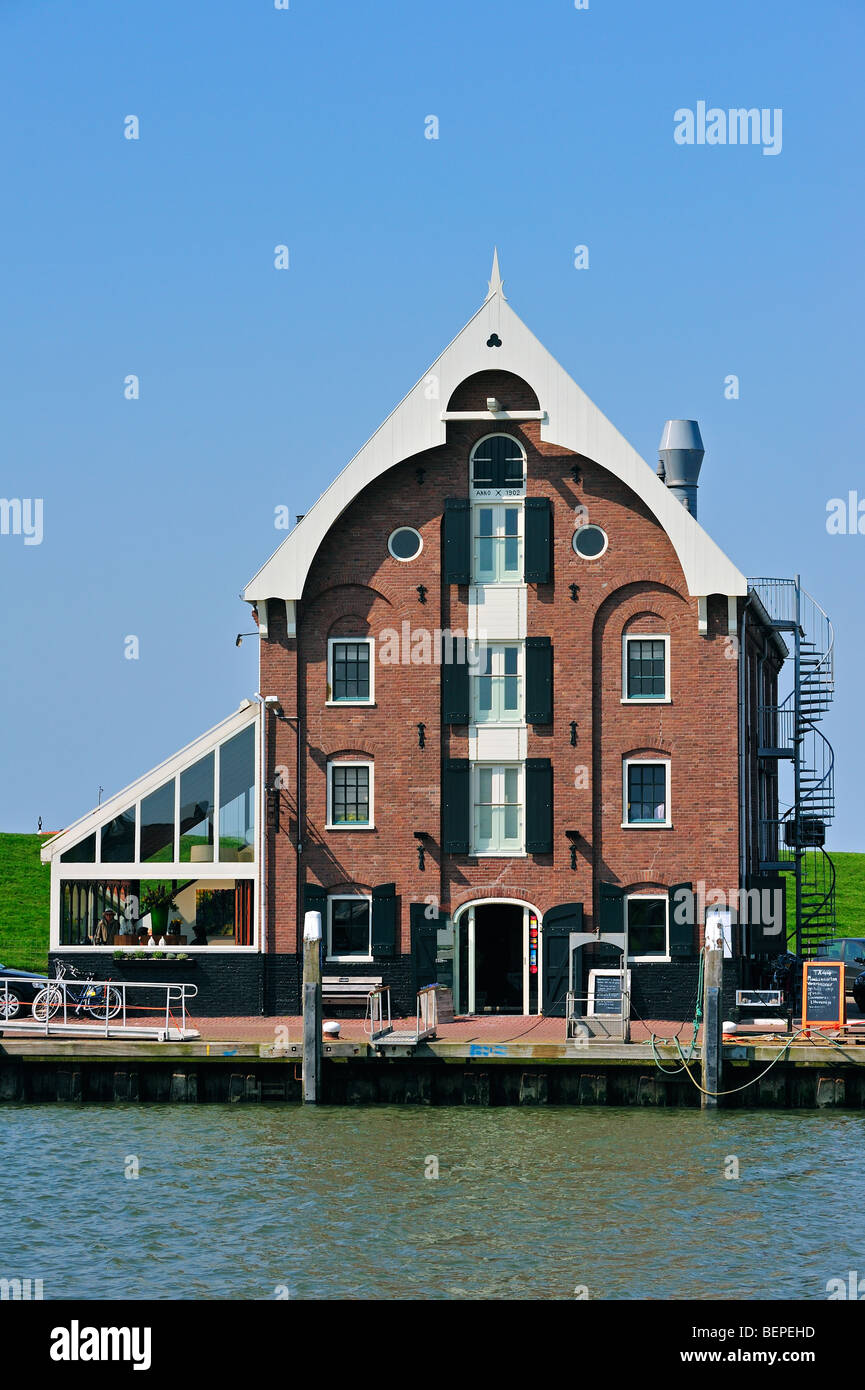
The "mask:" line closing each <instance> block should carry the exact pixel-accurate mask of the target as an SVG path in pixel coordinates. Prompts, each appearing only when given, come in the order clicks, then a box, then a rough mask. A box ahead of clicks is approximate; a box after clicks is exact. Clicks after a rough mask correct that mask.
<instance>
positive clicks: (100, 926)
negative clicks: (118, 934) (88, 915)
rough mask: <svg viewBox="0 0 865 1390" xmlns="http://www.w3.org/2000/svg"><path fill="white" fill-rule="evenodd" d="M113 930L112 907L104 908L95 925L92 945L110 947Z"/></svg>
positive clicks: (114, 928)
mask: <svg viewBox="0 0 865 1390" xmlns="http://www.w3.org/2000/svg"><path fill="white" fill-rule="evenodd" d="M115 930H116V926H115V922H114V909H113V908H112V907H106V909H105V911H104V912H103V914H102V916H101V917H100V918H99V921H98V922H97V923H96V930H95V932H94V933H93V945H94V946H110V945H111V943H112V942H113V940H114V932H115Z"/></svg>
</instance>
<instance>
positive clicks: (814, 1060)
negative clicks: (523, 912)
mask: <svg viewBox="0 0 865 1390" xmlns="http://www.w3.org/2000/svg"><path fill="white" fill-rule="evenodd" d="M257 1022H258V1024H259V1028H258V1030H257V1031H258V1032H259V1034H261V1033H263V1032H269V1033H270V1039H271V1040H262V1038H261V1036H259V1037H257V1038H256V1037H248V1036H247V1037H245V1038H244V1037H240V1038H238V1039H236V1040H232V1039H231V1038H211V1039H208V1038H206V1037H203V1038H201V1039H200V1040H199V1041H194V1042H172V1041H166V1042H154V1041H132V1040H126V1039H123V1040H118V1039H113V1040H112V1039H94V1038H81V1039H74V1040H73V1039H68V1038H44V1037H38V1036H23V1035H20V1034H19V1035H16V1036H11V1035H10V1034H8V1033H7V1034H6V1035H5V1036H3V1037H0V1102H25V1103H27V1102H33V1103H42V1102H57V1101H59V1102H71V1101H81V1102H87V1101H97V1102H121V1103H124V1102H135V1101H139V1102H161V1103H164V1102H177V1103H186V1104H189V1103H208V1102H210V1103H217V1102H223V1103H224V1102H230V1103H237V1104H250V1103H253V1104H260V1103H292V1102H300V1101H301V1099H302V1089H301V1060H302V1056H303V1041H302V1034H301V1030H300V1029H299V1028H298V1029H297V1030H296V1032H295V1038H296V1041H295V1040H293V1039H292V1040H291V1041H285V1040H284V1039H283V1040H279V1041H277V1042H274V1041H272V1038H273V1033H274V1029H273V1027H272V1026H268V1025H270V1023H271V1021H270V1020H264V1019H262V1020H258V1021H257ZM553 1022H555V1021H553V1020H550V1021H547V1020H544V1023H545V1024H547V1023H550V1024H551V1023H553ZM677 1026H681V1025H677ZM247 1031H248V1030H247ZM456 1031H457V1032H459V1031H462V1032H465V1031H466V1030H465V1029H463V1030H459V1029H457V1030H456ZM469 1031H470V1032H472V1034H473V1036H470V1037H466V1036H462V1037H453V1038H449V1037H447V1036H443V1037H437V1038H435V1039H428V1040H424V1041H421V1042H419V1043H418V1044H417V1045H416V1046H410V1045H406V1046H405V1047H401V1046H399V1045H394V1044H391V1045H389V1046H387V1047H386V1048H385V1047H381V1046H376V1045H374V1044H371V1043H370V1042H369V1040H368V1039H365V1038H364V1037H363V1036H362V1035H360V1036H356V1037H351V1038H345V1039H344V1040H340V1041H336V1042H325V1043H324V1044H323V1046H322V1100H323V1103H324V1104H333V1105H346V1104H401V1105H411V1104H420V1105H483V1106H487V1105H653V1106H685V1107H697V1106H699V1105H700V1103H701V1092H700V1090H699V1083H700V1080H701V1074H702V1073H701V1061H702V1059H701V1056H700V1049H699V1047H697V1048H695V1049H694V1052H693V1054H692V1055H691V1054H690V1053H689V1050H688V1047H687V1045H686V1043H685V1041H684V1040H683V1042H682V1047H683V1051H684V1053H685V1055H686V1056H689V1055H690V1056H691V1060H690V1062H689V1070H690V1076H689V1074H688V1072H686V1071H685V1070H683V1069H682V1063H681V1060H680V1054H679V1051H678V1050H677V1048H676V1047H675V1046H672V1045H670V1044H668V1043H667V1044H658V1043H656V1048H655V1053H656V1056H657V1063H656V1060H655V1057H654V1056H653V1050H652V1045H651V1043H650V1042H649V1041H637V1042H630V1043H620V1042H609V1041H605V1042H591V1043H585V1042H580V1041H576V1042H574V1041H572V1042H566V1041H565V1040H564V1039H563V1038H561V1037H560V1038H559V1039H558V1040H555V1039H553V1038H549V1037H543V1038H541V1039H534V1038H532V1037H531V1035H529V1037H524V1038H516V1039H514V1038H510V1039H508V1040H507V1041H500V1040H497V1039H496V1035H495V1032H494V1031H491V1032H487V1033H486V1034H485V1032H484V1030H483V1028H482V1027H478V1028H475V1029H473V1030H469ZM544 1031H548V1029H545V1030H544ZM442 1032H443V1033H445V1034H446V1033H447V1029H443V1030H442ZM289 1038H291V1032H289ZM786 1041H787V1040H786V1039H785V1038H784V1035H783V1034H780V1035H766V1036H763V1035H754V1036H752V1037H747V1038H742V1037H739V1038H737V1039H736V1040H735V1041H733V1042H725V1043H724V1045H723V1057H722V1085H721V1088H720V1089H722V1090H723V1091H725V1092H728V1093H729V1094H726V1095H724V1096H723V1097H722V1098H721V1102H720V1103H721V1105H722V1106H723V1107H724V1108H740V1107H749V1108H751V1107H757V1108H779V1107H781V1108H783V1107H794V1108H823V1107H827V1106H831V1107H838V1106H847V1107H853V1108H856V1109H861V1108H863V1107H865V1029H862V1030H859V1031H858V1033H857V1032H851V1033H848V1034H846V1035H841V1036H839V1038H838V1039H837V1040H836V1041H834V1042H832V1041H829V1040H828V1039H826V1038H823V1037H815V1038H812V1039H797V1040H795V1041H794V1042H793V1043H792V1045H790V1046H785V1044H786ZM779 1054H781V1055H780V1056H779ZM770 1064H771V1065H770ZM661 1068H663V1070H662V1069H661Z"/></svg>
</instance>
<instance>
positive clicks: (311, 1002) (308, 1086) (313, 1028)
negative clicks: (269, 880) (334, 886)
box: [303, 912, 322, 1105]
mask: <svg viewBox="0 0 865 1390" xmlns="http://www.w3.org/2000/svg"><path fill="white" fill-rule="evenodd" d="M321 1023H322V1017H321V913H320V912H307V913H306V915H305V917H304V919H303V1099H304V1103H306V1104H311V1105H315V1104H317V1102H318V1101H320V1100H321Z"/></svg>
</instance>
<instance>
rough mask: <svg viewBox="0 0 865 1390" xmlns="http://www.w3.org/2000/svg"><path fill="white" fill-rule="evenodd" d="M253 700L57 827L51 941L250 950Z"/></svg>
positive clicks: (49, 852)
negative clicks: (65, 827)
mask: <svg viewBox="0 0 865 1390" xmlns="http://www.w3.org/2000/svg"><path fill="white" fill-rule="evenodd" d="M260 709H261V706H260V705H258V704H256V703H254V702H253V701H251V700H246V701H244V703H243V704H242V705H241V707H240V709H239V710H238V711H237V712H236V713H235V714H233V715H230V716H229V718H228V719H225V720H223V721H222V723H221V724H217V726H216V727H215V728H214V729H211V730H210V731H209V732H208V733H206V734H204V735H202V737H201V738H199V739H196V740H195V742H194V743H191V744H189V746H188V747H187V748H184V749H183V750H182V751H181V752H180V753H177V754H176V755H175V756H174V757H173V758H169V759H168V760H167V761H166V762H164V763H162V764H160V766H159V767H157V768H155V769H154V770H153V772H150V773H148V774H147V775H146V776H145V777H141V778H139V780H138V781H137V782H133V784H132V785H131V786H129V787H127V788H126V789H125V790H124V791H122V792H119V793H118V794H117V796H114V797H112V798H111V799H110V800H109V801H106V802H104V803H103V804H102V805H101V806H98V807H97V808H96V809H95V810H94V811H91V812H90V814H89V815H87V816H84V817H83V818H82V819H81V820H79V821H76V823H75V824H74V825H72V826H71V827H70V828H69V829H68V830H64V831H61V833H60V834H59V835H55V836H53V837H52V838H51V839H50V840H48V841H47V842H46V844H45V845H44V846H43V848H42V859H43V862H45V863H50V865H51V937H50V941H51V949H52V950H58V949H59V950H70V951H74V950H88V951H92V950H93V949H94V948H96V949H100V948H106V949H109V948H111V949H115V950H116V949H117V948H122V947H141V946H147V945H149V944H150V942H151V940H152V941H153V943H154V944H155V945H157V946H160V947H163V948H166V947H167V948H169V949H170V948H174V949H177V950H183V951H188V950H197V949H199V948H203V947H205V946H207V947H210V948H211V949H213V948H215V949H217V950H222V949H224V948H231V949H232V950H234V949H241V950H242V949H246V950H256V949H257V948H258V946H257V936H256V921H257V915H258V914H257V904H258V897H259V891H258V886H259V885H258V875H259V865H260V858H261V856H260V853H259V836H260V825H261V815H260V809H261V808H260V794H261V793H260V788H261V778H260V776H259V770H260V763H261V733H260Z"/></svg>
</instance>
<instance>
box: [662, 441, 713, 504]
mask: <svg viewBox="0 0 865 1390" xmlns="http://www.w3.org/2000/svg"><path fill="white" fill-rule="evenodd" d="M704 453H705V449H704V448H703V441H702V439H701V438H700V426H699V425H698V424H697V421H696V420H668V421H667V423H666V424H665V426H664V432H663V434H662V435H661V443H660V445H659V447H658V477H659V478H662V479H663V481H664V482H665V483H666V485H667V487H668V488H669V489H670V491H671V492H672V493H674V494H675V495H676V497H678V499H679V501H680V502H681V503H682V506H683V507H686V508H687V510H688V511H689V512H690V513H691V515H692V516H693V517H696V515H697V480H698V478H699V476H700V468H701V466H702V463H703V455H704Z"/></svg>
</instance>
